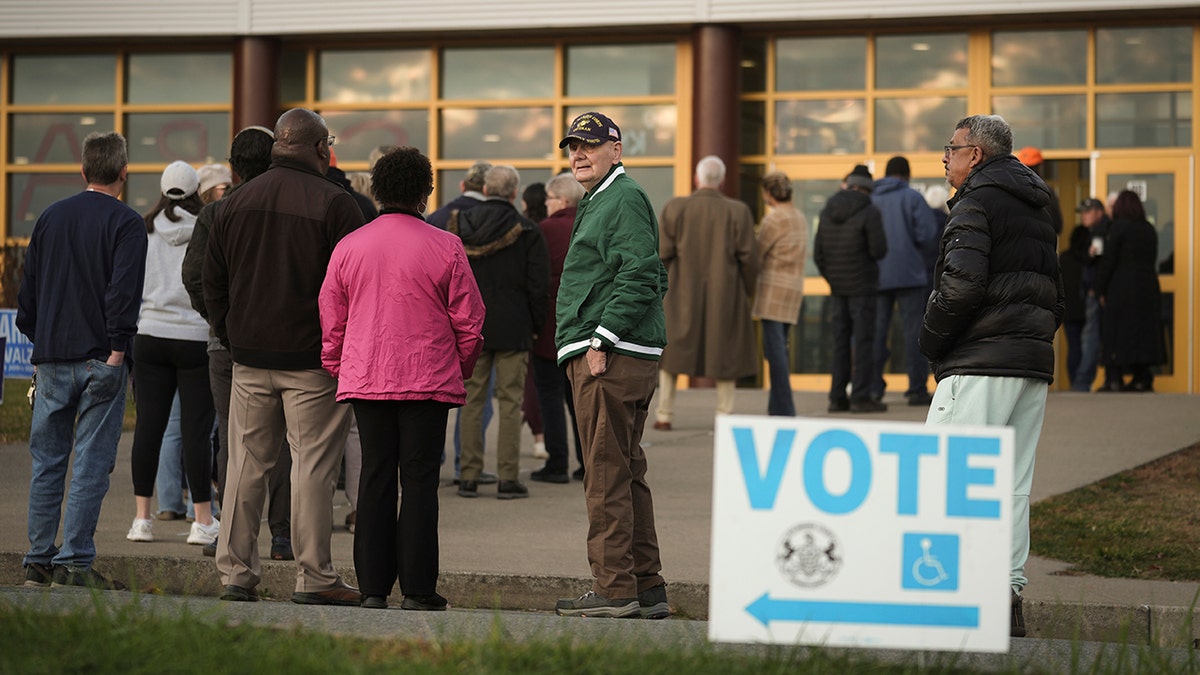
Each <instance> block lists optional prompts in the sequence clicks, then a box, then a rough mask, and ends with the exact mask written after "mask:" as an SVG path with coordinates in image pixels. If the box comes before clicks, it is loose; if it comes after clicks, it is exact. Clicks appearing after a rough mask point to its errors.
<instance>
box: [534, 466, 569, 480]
mask: <svg viewBox="0 0 1200 675" xmlns="http://www.w3.org/2000/svg"><path fill="white" fill-rule="evenodd" d="M529 480H536V481H538V482H539V483H560V484H561V483H570V482H571V477H570V476H568V475H567V472H566V471H549V470H547V469H544V468H543V469H538V470H537V471H534V472H532V473H530V474H529Z"/></svg>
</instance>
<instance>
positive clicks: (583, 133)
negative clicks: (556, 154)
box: [558, 112, 621, 148]
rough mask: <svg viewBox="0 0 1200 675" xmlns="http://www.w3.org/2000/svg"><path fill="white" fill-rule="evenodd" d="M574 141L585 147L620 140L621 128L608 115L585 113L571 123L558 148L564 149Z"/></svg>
mask: <svg viewBox="0 0 1200 675" xmlns="http://www.w3.org/2000/svg"><path fill="white" fill-rule="evenodd" d="M571 139H575V140H577V141H579V142H581V143H584V144H586V145H600V144H601V143H607V142H609V141H620V140H621V128H620V127H618V126H617V123H616V122H613V121H612V119H611V118H610V117H609V116H608V115H604V114H602V113H598V112H586V113H583V114H582V115H580V116H579V117H576V118H575V121H574V122H571V128H570V129H569V130H568V131H567V135H566V136H563V139H562V140H561V141H559V142H558V147H560V148H565V147H567V144H568V143H570V142H571Z"/></svg>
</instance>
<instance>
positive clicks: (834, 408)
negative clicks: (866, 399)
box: [827, 399, 850, 413]
mask: <svg viewBox="0 0 1200 675" xmlns="http://www.w3.org/2000/svg"><path fill="white" fill-rule="evenodd" d="M827 410H828V411H829V412H831V413H840V412H848V411H849V410H850V401H847V400H846V399H841V400H840V401H830V402H829V408H827Z"/></svg>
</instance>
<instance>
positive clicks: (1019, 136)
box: [992, 94, 1087, 150]
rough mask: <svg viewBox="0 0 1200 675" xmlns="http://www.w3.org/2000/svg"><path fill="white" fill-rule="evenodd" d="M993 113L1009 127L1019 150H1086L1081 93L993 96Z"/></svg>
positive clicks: (1083, 97)
mask: <svg viewBox="0 0 1200 675" xmlns="http://www.w3.org/2000/svg"><path fill="white" fill-rule="evenodd" d="M992 112H994V113H996V114H997V115H999V116H1001V117H1003V118H1004V119H1005V120H1006V121H1007V122H1008V123H1009V124H1010V125H1011V126H1012V129H1013V138H1014V139H1016V140H1015V142H1016V143H1017V144H1018V147H1024V146H1027V145H1032V146H1034V147H1038V148H1042V149H1043V150H1045V149H1046V148H1083V147H1087V97H1086V96H1084V95H1083V94H1064V95H1061V96H996V97H994V98H993V99H992Z"/></svg>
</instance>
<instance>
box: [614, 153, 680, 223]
mask: <svg viewBox="0 0 1200 675" xmlns="http://www.w3.org/2000/svg"><path fill="white" fill-rule="evenodd" d="M625 173H626V174H628V175H629V177H630V178H632V179H634V180H635V181H637V183H638V185H641V186H642V189H643V190H645V191H646V196H647V197H649V198H650V203H651V204H653V205H654V213H655V214H656V216H657V215H661V214H662V210H663V207H664V206H666V205H667V202H669V201H671V199H672V198H673V197H675V168H674V167H670V166H628V165H626V166H625Z"/></svg>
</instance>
